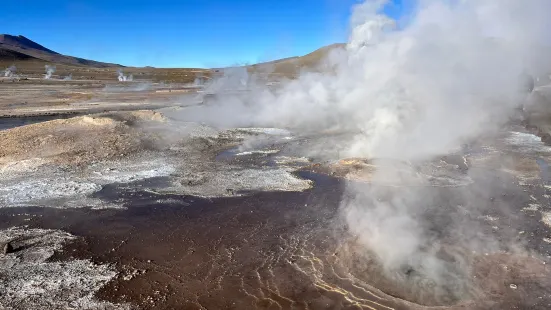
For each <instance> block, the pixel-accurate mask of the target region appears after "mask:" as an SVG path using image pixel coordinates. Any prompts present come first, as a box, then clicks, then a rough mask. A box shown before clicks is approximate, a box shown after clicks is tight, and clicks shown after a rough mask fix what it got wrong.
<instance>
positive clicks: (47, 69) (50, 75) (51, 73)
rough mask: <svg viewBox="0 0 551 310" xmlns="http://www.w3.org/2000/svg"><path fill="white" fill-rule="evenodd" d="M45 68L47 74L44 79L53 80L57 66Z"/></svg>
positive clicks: (46, 66)
mask: <svg viewBox="0 0 551 310" xmlns="http://www.w3.org/2000/svg"><path fill="white" fill-rule="evenodd" d="M44 68H45V69H46V74H45V75H44V79H46V80H49V79H51V78H52V75H53V74H54V72H55V70H56V68H55V66H50V65H45V66H44Z"/></svg>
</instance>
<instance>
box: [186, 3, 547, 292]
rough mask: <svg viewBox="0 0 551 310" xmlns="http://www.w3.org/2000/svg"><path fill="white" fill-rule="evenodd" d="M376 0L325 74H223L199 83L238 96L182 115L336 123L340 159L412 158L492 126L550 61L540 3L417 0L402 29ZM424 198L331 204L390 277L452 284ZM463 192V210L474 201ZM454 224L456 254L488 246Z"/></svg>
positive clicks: (390, 177) (487, 240)
mask: <svg viewBox="0 0 551 310" xmlns="http://www.w3.org/2000/svg"><path fill="white" fill-rule="evenodd" d="M386 2H387V1H366V2H364V3H363V4H361V5H358V6H357V7H356V8H355V10H354V14H353V17H352V21H351V24H352V30H351V33H350V37H349V41H348V44H347V45H346V48H344V49H342V50H336V51H335V52H333V53H332V54H331V55H330V56H329V57H328V58H327V59H326V60H325V63H324V64H322V65H323V67H324V68H332V69H331V73H318V72H303V73H302V74H301V75H300V76H299V77H298V78H297V79H295V80H292V81H287V82H284V83H281V85H280V87H279V88H277V89H269V88H267V87H265V85H262V84H260V83H255V82H254V81H255V79H253V78H249V77H248V75H247V71H246V70H244V69H242V68H237V69H231V70H229V71H228V72H225V75H224V76H223V77H221V78H218V79H216V80H215V81H213V82H212V83H211V84H210V85H208V86H207V90H209V91H212V92H214V93H217V94H220V95H222V93H223V92H224V91H225V90H226V89H227V88H228V87H230V88H233V89H247V91H248V92H247V94H246V95H233V94H232V96H221V97H220V99H218V100H215V101H214V102H213V103H212V106H211V107H206V109H210V111H209V113H205V112H204V111H201V112H198V113H193V111H192V110H188V111H186V113H187V115H186V117H193V118H199V119H201V118H202V120H204V121H210V122H211V123H214V124H218V125H223V126H251V125H257V126H274V127H287V128H293V129H294V130H296V131H299V132H300V131H312V130H318V131H319V130H326V129H339V130H340V131H345V132H348V133H349V138H348V139H347V140H346V141H344V144H343V141H341V140H339V141H337V140H336V141H334V144H335V145H340V146H342V150H341V152H340V155H341V156H354V157H364V158H368V159H373V158H386V159H389V158H391V159H393V160H395V161H400V162H414V163H421V162H426V161H430V160H432V159H434V158H435V157H437V156H441V155H444V154H448V153H450V152H454V151H457V150H458V149H459V147H460V146H461V145H462V144H463V143H465V142H466V141H469V140H470V139H473V138H476V137H478V136H480V135H481V134H483V133H486V132H488V131H491V130H494V129H497V128H499V127H500V126H502V125H503V124H504V123H505V122H506V121H507V120H508V118H509V116H510V115H511V113H512V111H513V110H514V109H515V107H517V106H518V105H519V104H521V103H522V101H523V100H524V98H525V95H526V94H525V93H523V92H522V91H520V90H519V89H520V87H519V85H521V83H522V81H521V76H522V74H523V73H525V72H530V73H532V74H534V75H539V74H541V73H543V71H542V70H549V69H550V68H551V65H550V64H551V63H550V62H549V61H547V59H548V58H549V57H548V56H547V55H546V54H545V53H542V52H541V51H542V49H541V47H542V45H544V44H546V42H549V31H548V29H550V26H551V24H550V19H549V18H548V16H547V12H551V2H550V1H547V0H531V1H517V0H503V1H495V0H460V1H447V0H423V1H419V2H418V5H417V7H416V9H415V11H414V12H412V14H411V15H412V16H409V18H408V19H407V24H405V25H404V24H400V23H397V21H395V20H392V19H390V18H388V17H387V16H385V15H383V14H380V13H379V12H380V11H381V9H382V8H383V6H384V5H385V4H386ZM397 24H400V25H401V28H400V29H396V25H397ZM243 81H246V83H243ZM232 115H233V116H232ZM395 170H396V169H394V168H385V167H380V168H379V170H378V171H377V172H376V173H375V174H374V176H373V180H374V181H375V182H376V181H377V180H384V181H385V182H387V183H388V182H394V183H397V184H404V183H407V182H410V181H412V180H409V179H404V178H409V177H407V176H405V175H404V174H402V173H397V172H396V171H395ZM426 195H427V192H426V191H425V190H423V189H420V188H408V189H407V190H405V189H402V188H400V189H398V188H394V189H388V188H384V189H382V188H380V187H368V186H349V187H348V190H347V194H346V195H345V198H344V199H343V202H342V206H341V209H342V210H343V217H344V219H345V220H346V222H347V225H348V227H349V230H350V232H351V233H352V234H354V235H356V236H357V237H358V242H360V244H362V245H363V246H364V247H365V249H366V250H367V251H370V252H372V253H373V255H374V256H375V257H376V258H377V259H378V260H379V261H380V262H381V264H382V265H383V267H384V270H386V271H387V272H388V275H392V274H395V272H396V271H397V270H398V271H399V270H400V269H401V268H403V266H413V267H412V268H413V269H415V270H422V272H423V273H424V276H425V277H427V278H429V279H430V280H431V281H432V282H434V283H436V284H438V285H440V286H442V285H444V284H449V283H450V281H451V280H449V279H450V277H451V278H453V279H454V280H453V281H451V282H454V281H458V282H461V281H462V279H463V278H461V276H454V275H452V274H453V272H452V271H451V269H450V267H449V266H448V265H447V264H446V262H445V261H443V260H442V259H440V258H439V257H438V255H437V254H436V253H437V252H439V251H440V248H439V247H438V246H437V243H435V240H434V239H433V236H432V235H431V234H430V233H429V228H428V226H427V225H426V224H425V222H424V220H423V218H422V215H421V214H422V212H421V211H422V210H424V209H425V208H426V207H427V206H429V205H430V204H431V201H430V199H427V198H426V197H427V196H426ZM464 195H465V198H464V199H465V200H466V201H469V202H470V204H469V205H472V206H476V205H477V203H478V202H479V201H477V199H479V198H478V197H477V196H476V195H473V194H471V193H469V192H466V193H464ZM380 196H385V197H390V198H388V199H386V200H379V199H377V197H380ZM448 217H450V216H448ZM450 220H451V222H452V223H454V221H455V219H454V218H450ZM458 231H460V232H461V233H465V232H470V233H469V234H466V233H465V234H459V236H458V237H457V239H458V240H455V241H456V242H457V244H458V245H460V246H462V247H464V249H465V250H466V252H469V253H470V251H471V250H479V249H485V250H487V251H491V250H492V249H495V248H496V246H495V245H496V243H497V242H496V241H495V240H494V239H493V238H492V237H490V236H485V235H484V236H480V235H477V234H476V233H475V231H476V232H479V230H478V229H477V228H476V227H462V228H461V229H460V230H458ZM473 236H478V237H477V238H476V240H470V239H471V238H472V237H473ZM408 268H409V267H408ZM389 277H390V278H392V276H389ZM458 278H460V279H458ZM454 283H455V282H454ZM456 284H457V283H456ZM458 285H459V284H458ZM440 286H439V287H440Z"/></svg>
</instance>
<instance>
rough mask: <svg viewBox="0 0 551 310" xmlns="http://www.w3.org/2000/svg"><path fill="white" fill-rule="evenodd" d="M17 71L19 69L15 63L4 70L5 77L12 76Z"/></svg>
mask: <svg viewBox="0 0 551 310" xmlns="http://www.w3.org/2000/svg"><path fill="white" fill-rule="evenodd" d="M15 71H17V68H16V67H15V66H14V65H12V66H10V67H9V68H6V70H4V77H12V76H13V75H14V74H15Z"/></svg>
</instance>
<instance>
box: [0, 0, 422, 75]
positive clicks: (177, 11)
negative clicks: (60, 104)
mask: <svg viewBox="0 0 551 310" xmlns="http://www.w3.org/2000/svg"><path fill="white" fill-rule="evenodd" d="M402 1H404V2H407V1H408V0H394V5H393V6H391V7H389V8H388V9H387V10H386V12H387V14H389V15H392V16H394V17H395V16H399V15H400V14H402V10H403V6H404V5H403V4H402ZM410 1H411V0H410ZM2 2H3V3H2V7H1V10H0V33H8V34H13V35H19V34H21V35H24V36H26V37H28V38H29V39H31V40H33V41H35V42H37V43H39V44H42V45H44V46H45V47H47V48H49V49H52V50H54V51H56V52H59V53H62V54H66V55H71V56H77V57H82V58H87V59H93V60H98V61H106V62H114V63H119V64H122V65H127V66H147V65H151V66H155V67H216V66H227V65H234V64H243V63H255V62H259V61H267V60H273V59H277V58H283V57H289V56H296V55H303V54H306V53H309V52H311V51H313V50H315V49H317V48H319V47H321V46H324V45H327V44H331V43H335V42H345V41H346V37H347V31H348V19H349V16H350V12H351V7H352V6H353V5H354V4H355V3H358V1H357V0H179V1H178V0H157V1H154V0H148V1H145V0H50V1H44V0H18V1H2Z"/></svg>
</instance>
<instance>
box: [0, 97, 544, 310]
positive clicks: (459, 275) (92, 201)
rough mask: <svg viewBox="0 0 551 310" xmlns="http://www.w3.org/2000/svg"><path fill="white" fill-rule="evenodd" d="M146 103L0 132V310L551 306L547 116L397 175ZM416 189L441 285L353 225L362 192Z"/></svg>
mask: <svg viewBox="0 0 551 310" xmlns="http://www.w3.org/2000/svg"><path fill="white" fill-rule="evenodd" d="M0 88H1V87H0ZM115 92H117V93H118V94H120V93H121V90H120V89H117V90H115ZM143 108H144V106H143V105H141V104H138V105H136V106H134V109H133V110H131V111H120V109H113V111H111V110H110V111H107V112H103V111H101V113H92V112H96V111H87V112H86V115H79V116H75V117H68V116H67V117H63V118H56V119H50V120H46V121H44V120H41V121H40V122H27V121H26V119H21V120H20V122H13V121H8V120H13V119H4V120H5V121H4V122H2V119H0V124H3V127H2V130H0V207H1V208H0V223H1V224H0V243H1V244H2V250H3V253H0V281H1V282H2V285H1V286H2V289H0V306H2V307H4V308H7V309H30V308H33V309H130V308H137V309H549V308H550V307H551V295H550V294H551V292H550V291H549V287H551V283H550V282H549V281H550V280H549V279H551V274H550V273H551V270H550V269H549V264H550V263H551V256H550V255H551V226H550V225H551V204H550V202H549V198H550V197H551V196H550V195H551V194H550V193H549V190H551V187H549V186H550V183H549V182H550V181H551V179H549V167H548V163H549V162H550V161H551V147H550V146H549V145H547V144H546V143H545V142H546V140H547V139H546V138H545V137H546V132H547V129H546V127H544V124H545V121H544V119H536V118H531V119H529V120H528V121H526V122H525V123H523V124H522V125H520V124H517V125H513V124H511V125H510V126H509V127H507V128H504V129H503V130H502V131H501V132H499V133H498V134H495V135H491V136H489V137H484V138H481V139H480V140H478V141H473V143H471V144H470V145H466V146H464V148H462V149H459V150H457V152H455V153H453V154H445V155H443V156H441V157H439V158H434V159H433V160H431V161H428V162H400V161H395V160H390V159H384V158H380V159H377V158H374V159H373V158H372V159H365V158H344V159H343V158H340V156H339V153H338V150H337V151H335V150H331V148H332V144H330V142H331V141H341V140H342V139H345V138H346V133H323V134H314V133H308V134H305V133H296V132H292V131H289V130H285V129H278V128H215V127H212V126H207V125H205V124H199V123H194V122H184V121H181V120H179V119H178V118H177V117H175V116H176V115H179V114H181V113H185V111H186V110H185V109H186V107H185V105H179V106H178V107H175V108H171V107H168V106H167V105H165V106H164V108H163V109H162V110H150V109H143ZM176 110H177V111H178V113H174V111H176ZM333 148H334V147H333ZM313 150H316V151H315V152H314V151H313ZM320 150H321V151H320ZM314 153H315V154H317V155H316V156H314V155H313V154H314ZM320 154H321V155H320ZM381 171H384V172H385V173H380V172H381ZM354 189H361V190H359V191H354ZM362 192H367V193H373V194H374V195H371V196H369V195H368V196H366V197H362V196H361V195H360V194H358V193H362ZM412 192H415V193H417V194H416V195H415V197H414V198H415V199H422V200H423V202H424V207H423V208H421V209H419V210H415V212H413V211H412V212H413V213H411V216H414V217H416V218H418V219H419V220H420V222H422V223H424V224H425V225H426V226H427V227H428V228H429V231H430V232H431V234H433V236H434V237H435V239H434V241H435V242H434V243H437V244H439V246H440V247H439V251H438V252H437V253H436V254H435V253H433V254H434V255H435V256H427V257H429V258H431V259H432V258H434V257H437V258H438V261H439V262H440V263H442V264H444V266H445V270H446V272H447V273H446V274H445V275H446V277H447V278H446V281H443V282H441V283H439V282H438V281H435V278H434V277H433V275H431V269H430V268H426V267H427V265H426V264H425V262H411V264H410V265H404V266H402V267H400V268H398V269H392V270H391V272H389V271H388V270H386V269H385V266H384V264H382V263H381V262H380V261H378V260H377V259H376V255H375V254H374V253H373V252H372V251H370V250H369V247H366V242H367V241H366V240H363V239H362V237H361V234H360V233H359V231H358V230H355V228H354V227H351V225H350V224H351V223H354V221H356V220H357V221H362V220H365V219H366V216H365V214H364V213H362V212H363V208H355V207H354V205H352V204H349V203H347V199H348V198H349V197H351V196H352V193H355V195H356V196H358V197H354V198H355V199H356V200H355V201H360V202H361V201H363V200H362V199H364V200H365V199H368V200H369V199H376V200H377V201H379V202H382V203H385V202H389V201H392V199H393V197H401V198H402V199H405V198H408V199H409V197H408V196H407V195H405V196H404V193H406V194H407V193H412ZM358 199H359V200H358ZM412 199H413V198H412ZM366 203H367V202H366ZM389 206H390V205H389ZM389 210H392V209H389ZM386 212H388V211H386ZM383 213H384V212H383ZM391 227H392V228H394V227H399V226H391ZM396 229H397V228H396ZM388 233H392V231H388ZM397 235H398V236H400V235H404V234H397ZM406 235H407V234H406ZM382 240H385V239H382ZM467 241H468V242H467ZM384 244H388V248H389V249H395V248H400V247H407V244H403V243H399V240H386V242H385V243H384ZM427 253H428V252H427ZM427 261H428V259H427Z"/></svg>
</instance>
